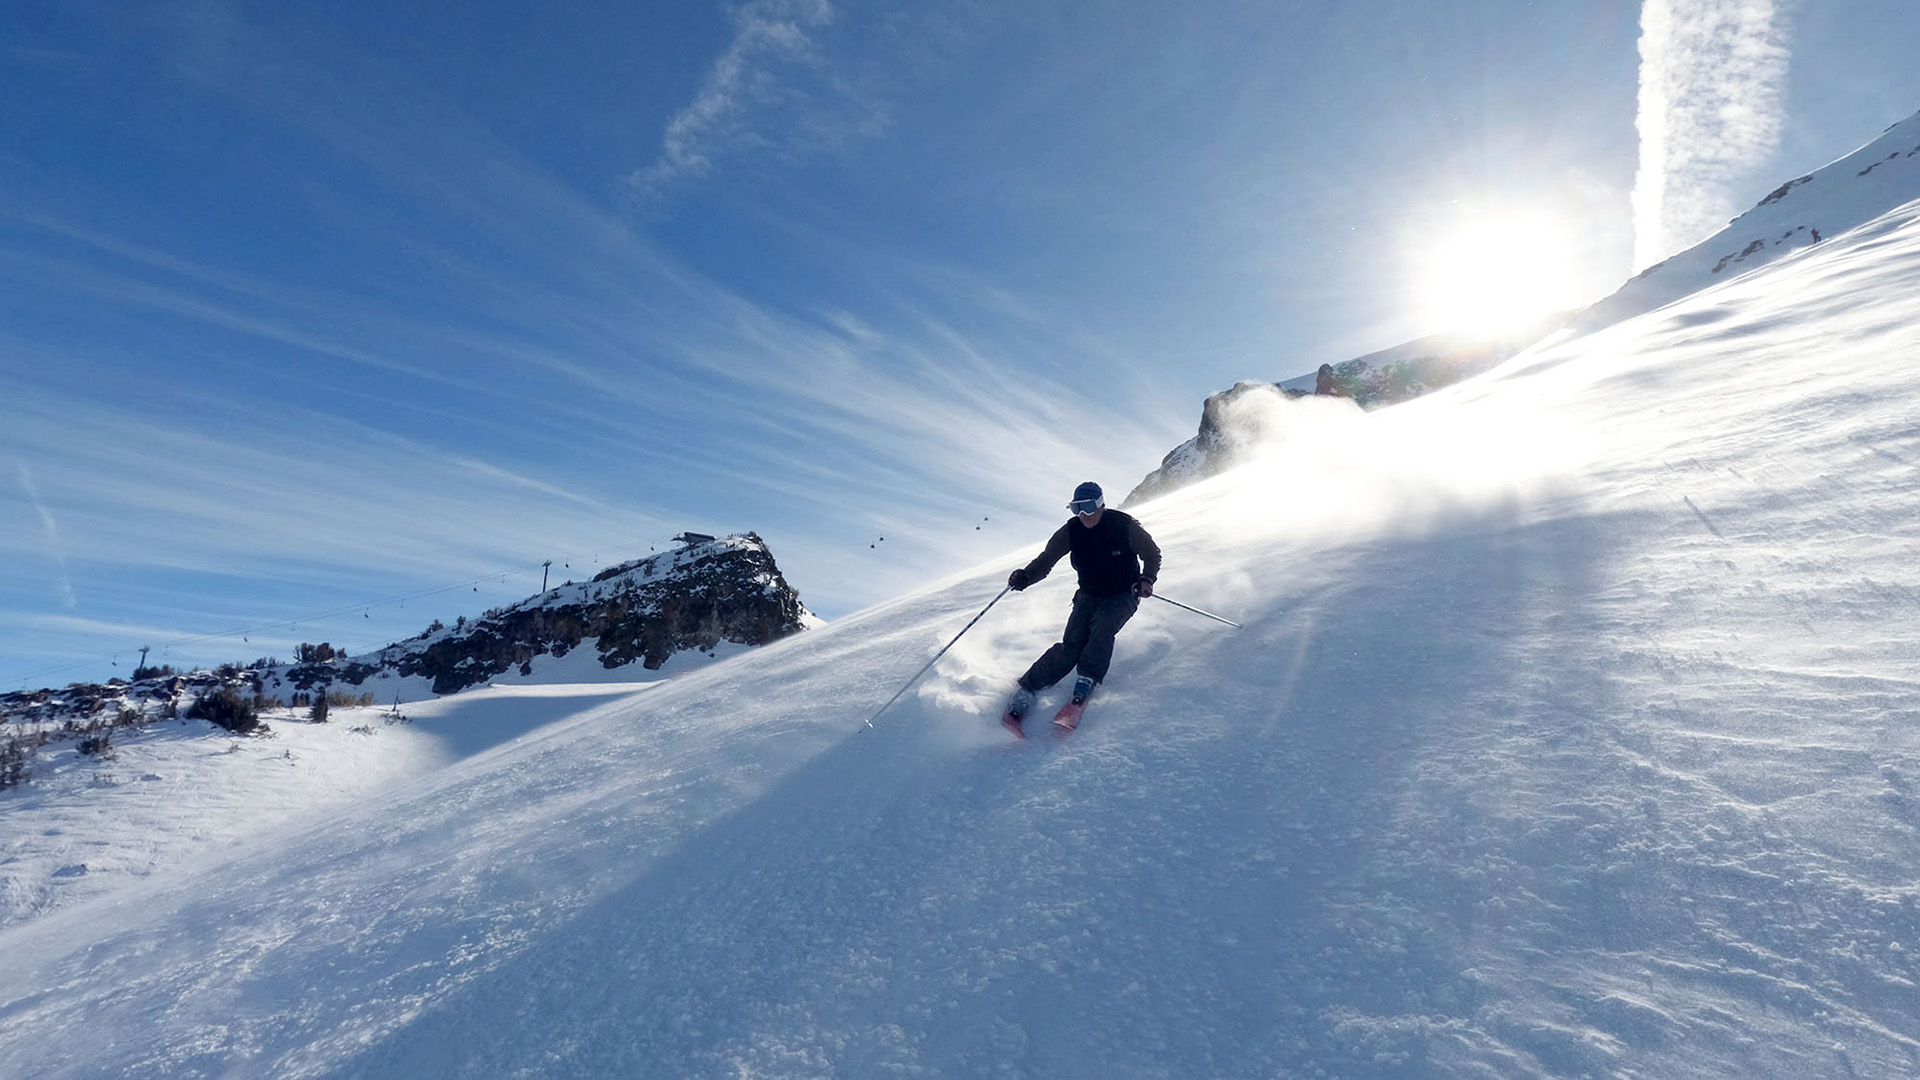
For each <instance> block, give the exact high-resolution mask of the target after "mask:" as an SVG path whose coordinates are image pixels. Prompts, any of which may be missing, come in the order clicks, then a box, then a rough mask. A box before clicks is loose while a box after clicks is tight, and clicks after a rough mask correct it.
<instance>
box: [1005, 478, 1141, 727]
mask: <svg viewBox="0 0 1920 1080" xmlns="http://www.w3.org/2000/svg"><path fill="white" fill-rule="evenodd" d="M1067 509H1069V510H1072V511H1073V518H1072V520H1070V521H1068V522H1067V523H1066V524H1065V525H1062V526H1060V528H1059V530H1058V531H1056V532H1055V533H1054V534H1053V536H1052V537H1051V538H1050V539H1048V540H1047V546H1046V549H1045V550H1043V551H1042V552H1040V556H1039V557H1038V558H1036V559H1034V560H1033V561H1032V562H1030V563H1028V564H1027V565H1025V566H1023V567H1021V568H1020V569H1018V570H1015V571H1014V572H1013V573H1012V574H1009V575H1008V576H1007V587H1008V588H1010V589H1013V590H1015V591H1016V592H1017V591H1019V590H1021V589H1025V588H1026V587H1027V586H1029V585H1032V584H1033V583H1034V582H1037V581H1039V580H1041V579H1042V578H1044V577H1046V576H1047V574H1048V572H1050V571H1051V570H1052V569H1053V567H1054V564H1055V563H1057V562H1059V561H1060V557H1061V556H1063V555H1071V556H1072V560H1071V561H1072V564H1073V568H1074V570H1075V571H1077V572H1078V573H1079V575H1080V588H1079V590H1078V591H1076V592H1075V593H1074V594H1073V612H1072V614H1070V615H1068V616H1067V628H1066V630H1065V632H1063V633H1062V634H1061V635H1060V640H1059V641H1057V642H1055V643H1054V645H1053V647H1052V648H1050V649H1048V650H1047V651H1046V652H1045V653H1043V654H1041V656H1040V659H1038V660H1035V661H1034V662H1033V666H1032V667H1030V668H1028V669H1027V673H1026V674H1025V675H1022V676H1020V681H1019V685H1018V687H1017V688H1016V689H1015V690H1014V692H1013V697H1012V698H1011V699H1010V700H1008V702H1007V711H1006V713H1005V715H1003V716H1002V717H1001V718H1000V722H1001V723H1002V724H1004V725H1006V727H1007V729H1008V730H1009V731H1012V732H1013V733H1014V734H1016V735H1018V734H1020V719H1021V717H1023V716H1025V715H1026V713H1027V710H1028V709H1031V708H1032V707H1033V699H1034V695H1035V694H1036V693H1038V692H1039V691H1041V690H1045V689H1046V688H1047V687H1049V686H1052V685H1053V684H1054V683H1057V682H1059V681H1060V680H1061V679H1062V678H1064V677H1065V676H1066V674H1067V672H1069V671H1072V670H1074V669H1076V668H1077V669H1079V672H1080V676H1079V678H1077V679H1075V680H1074V683H1073V699H1072V700H1071V701H1069V702H1068V703H1067V704H1066V705H1065V706H1064V707H1063V708H1062V709H1061V710H1060V714H1059V715H1057V716H1055V717H1054V718H1053V722H1054V723H1056V724H1058V725H1060V727H1061V729H1062V730H1063V731H1072V730H1073V729H1074V728H1075V727H1076V726H1077V725H1078V724H1079V723H1080V712H1081V710H1082V708H1084V707H1085V705H1086V703H1087V696H1088V695H1089V694H1091V693H1093V688H1094V686H1095V685H1096V684H1097V683H1099V682H1100V681H1101V680H1102V679H1104V678H1106V677H1107V665H1108V664H1110V663H1111V662H1112V661H1113V639H1114V636H1115V635H1116V634H1118V633H1119V632H1120V628H1121V627H1122V626H1125V625H1126V624H1127V620H1128V619H1131V618H1133V613H1134V612H1135V611H1138V610H1139V609H1140V600H1141V598H1142V597H1147V596H1152V595H1153V582H1154V580H1155V579H1156V578H1158V577H1159V576H1160V548H1159V546H1158V545H1157V544H1155V543H1154V542H1153V537H1151V536H1148V535H1147V530H1145V529H1143V528H1141V527H1140V523H1139V522H1138V521H1135V520H1134V519H1133V518H1132V517H1131V516H1130V515H1127V514H1123V513H1121V512H1120V511H1118V510H1109V509H1107V503H1106V499H1105V498H1104V497H1103V496H1102V495H1101V492H1100V485H1099V484H1096V483H1094V482H1092V481H1091V480H1089V481H1088V482H1086V483H1084V484H1081V485H1080V486H1079V487H1077V488H1075V489H1074V491H1073V501H1072V502H1070V503H1068V504H1067Z"/></svg>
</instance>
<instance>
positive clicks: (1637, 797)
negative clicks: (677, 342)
mask: <svg viewBox="0 0 1920 1080" xmlns="http://www.w3.org/2000/svg"><path fill="white" fill-rule="evenodd" d="M1916 297H1920V205H1911V206H1906V207H1903V208H1901V209H1900V210H1899V211H1898V212H1896V213H1893V214H1889V215H1887V216H1885V217H1883V218H1880V219H1878V220H1875V221H1873V222H1872V223H1870V224H1868V225H1867V226H1865V227H1863V228H1860V229H1856V230H1854V231H1852V232H1850V233H1848V234H1846V235H1844V236H1842V237H1838V238H1829V239H1828V240H1827V241H1826V242H1824V243H1822V244H1821V245H1820V246H1819V247H1818V248H1817V249H1816V250H1814V251H1811V252H1808V253H1806V254H1805V255H1804V256H1803V257H1800V258H1796V259H1792V260H1786V261H1783V262H1780V263H1779V264H1777V265H1775V266H1772V267H1769V268H1767V269H1765V270H1763V271H1761V272H1759V273H1755V274H1749V275H1746V276H1744V277H1741V278H1739V279H1737V280H1734V281H1732V282H1729V283H1727V284H1726V285H1724V286H1721V287H1719V288H1716V289H1713V290H1710V291H1707V292H1704V293H1701V294H1699V295H1697V296H1694V297H1692V298H1690V299H1688V300H1685V301H1683V302H1681V303H1680V304H1678V305H1676V306H1674V307H1672V308H1670V309H1668V310H1665V311H1662V312H1659V313H1657V314H1654V315H1651V316H1648V317H1645V318H1641V319H1636V320H1632V321H1629V322H1624V323H1621V324H1618V325H1616V326H1614V327H1611V328H1610V329H1607V330H1605V331H1602V332H1600V333H1596V334H1592V335H1589V336H1587V337H1584V338H1580V339H1576V340H1573V341H1569V342H1563V343H1560V344H1557V345H1553V346H1551V347H1547V348H1543V349H1539V350H1536V351H1534V352H1531V353H1529V354H1527V355H1525V356H1523V357H1521V358H1519V359H1517V360H1515V361H1513V362H1511V363H1509V364H1507V365H1505V366H1503V367H1501V368H1499V369H1497V370H1495V371H1494V372H1492V373H1490V374H1489V375H1487V376H1485V377H1482V378H1480V379H1477V380H1474V381H1471V382H1468V383H1464V384H1461V385H1459V386H1456V387H1453V388H1451V389H1448V390H1445V391H1441V392H1439V393H1436V394H1433V395H1429V396H1427V397H1424V398H1422V399H1420V400H1417V401H1414V402H1411V403H1409V404H1407V405H1405V406H1402V407H1399V408H1395V409H1392V410H1386V411H1383V412H1380V413H1375V414H1371V415H1369V416H1368V417H1366V422H1365V424H1364V425H1361V426H1360V427H1358V428H1356V429H1353V430H1350V431H1348V432H1347V433H1346V434H1345V435H1342V434H1341V433H1340V432H1339V431H1335V432H1333V433H1330V434H1329V435H1328V436H1327V437H1325V438H1320V439H1314V440H1302V441H1298V442H1294V443H1289V444H1287V446H1286V447H1285V449H1284V450H1283V451H1282V452H1279V453H1277V454H1275V455H1274V456H1272V457H1270V458H1267V459H1263V460H1260V461H1257V462H1254V463H1252V464H1250V465H1248V466H1247V467H1244V468H1241V469H1238V470H1235V471H1233V472H1230V473H1227V474H1223V475H1221V476H1218V477H1215V478H1213V479H1210V480H1207V481H1204V482H1202V483H1198V484H1195V485H1193V486H1191V487H1188V488H1186V489H1184V490H1182V491H1179V492H1176V493H1174V494H1172V495H1170V496H1168V497H1166V498H1164V499H1161V500H1159V501H1156V502H1154V503H1151V504H1148V505H1145V506H1143V507H1141V508H1140V510H1139V517H1140V518H1141V520H1142V521H1143V522H1144V523H1145V524H1146V525H1147V526H1148V527H1149V529H1151V530H1152V531H1153V532H1154V533H1155V535H1156V537H1157V538H1158V539H1159V540H1160V542H1161V545H1162V547H1163V548H1164V549H1165V551H1166V557H1167V561H1166V568H1165V571H1164V573H1163V575H1162V577H1161V581H1160V583H1161V586H1162V587H1163V588H1164V589H1165V590H1166V591H1167V593H1168V594H1169V595H1172V596H1174V597H1176V598H1178V599H1181V600H1185V601H1188V602H1191V603H1195V604H1198V605H1200V606H1203V607H1207V608H1210V609H1213V610H1218V611H1221V612H1222V613H1224V614H1228V615H1230V616H1232V617H1235V618H1237V619H1239V620H1240V621H1242V622H1244V623H1246V626H1247V628H1246V630H1245V631H1242V632H1237V633H1228V632H1222V631H1221V630H1220V629H1219V628H1217V626H1216V625H1215V624H1208V623H1203V622H1198V621H1196V620H1194V619H1193V617H1192V616H1189V615H1187V614H1185V613H1183V612H1180V611H1178V610H1176V609H1173V608H1172V607H1170V606H1168V605H1163V604H1152V603H1149V604H1148V605H1146V606H1145V607H1144V608H1143V610H1142V612H1141V614H1140V615H1139V616H1138V617H1137V619H1136V621H1135V622H1134V623H1133V624H1132V625H1130V626H1129V627H1128V629H1127V630H1126V632H1125V633H1124V634H1123V635H1122V636H1121V639H1120V648H1119V651H1118V654H1117V656H1116V660H1115V664H1114V674H1113V676H1112V678H1111V681H1110V683H1109V685H1108V686H1107V687H1105V688H1104V689H1103V691H1102V696H1101V697H1100V698H1099V699H1098V704H1097V708H1095V709H1094V710H1092V711H1091V712H1090V713H1089V716H1088V720H1087V722H1086V724H1084V725H1083V726H1082V728H1081V729H1080V731H1079V732H1078V733H1076V734H1075V735H1074V736H1073V737H1072V738H1071V739H1070V740H1067V741H1065V742H1055V741H1050V740H1039V739H1036V740H1029V741H1027V742H1025V743H1020V744H1012V743H1010V742H1008V741H1007V740H1006V739H1005V737H1004V735H1003V733H1001V732H1000V730H999V728H998V727H997V725H996V724H995V723H994V722H993V716H994V712H995V710H997V708H998V705H999V702H1000V700H1001V697H1002V695H1003V694H1004V693H1005V691H1006V690H1007V687H1008V683H1009V681H1010V679H1011V677H1012V676H1013V675H1014V674H1015V673H1017V672H1018V671H1019V670H1020V668H1021V667H1022V666H1024V664H1025V663H1026V662H1027V661H1028V660H1030V659H1031V657H1032V655H1033V654H1034V653H1036V652H1037V651H1038V650H1039V649H1040V648H1041V647H1042V646H1044V645H1045V644H1046V643H1047V642H1048V641H1049V640H1051V638H1052V636H1053V635H1054V634H1055V633H1056V632H1057V630H1058V622H1059V620H1060V619H1061V618H1062V616H1063V614H1064V610H1065V605H1066V598H1067V594H1068V592H1069V591H1070V582H1065V581H1063V580H1061V579H1060V578H1059V576H1056V578H1055V579H1050V580H1049V581H1047V582H1045V583H1043V584H1042V585H1040V586H1037V587H1036V588H1034V589H1031V590H1028V591H1027V592H1025V593H1022V594H1018V595H1017V596H1015V597H1010V598H1009V600H1008V601H1006V602H1004V603H1002V604H1001V605H1000V606H999V607H997V608H996V609H995V610H994V612H993V613H992V615H991V616H990V617H989V618H988V619H987V620H984V621H982V623H981V624H980V625H979V627H977V628H976V630H975V632H974V633H972V634H969V635H968V636H967V637H966V638H964V639H962V641H961V643H960V645H959V646H957V647H956V648H955V649H954V650H953V652H952V653H950V654H949V655H948V656H947V657H946V658H945V659H943V660H942V661H941V663H940V664H939V665H938V666H937V667H936V668H935V670H934V672H933V673H932V674H931V675H929V676H928V679H927V681H926V682H925V683H924V684H923V685H922V686H920V687H919V688H918V689H917V690H916V691H915V692H914V693H911V694H909V695H907V697H906V698H905V699H903V700H902V701H901V703H900V704H898V705H896V706H895V707H894V709H893V710H891V711H889V712H888V713H887V714H886V715H885V716H884V717H883V718H882V719H881V721H880V723H879V730H877V731H874V732H865V733H857V732H862V731H863V729H862V728H861V725H860V721H861V719H862V717H863V716H864V715H865V714H866V712H867V710H868V709H869V708H870V707H872V706H874V705H876V704H877V703H878V702H880V701H883V700H885V699H886V697H887V696H888V695H889V694H891V693H892V691H893V690H894V689H895V688H896V687H897V686H898V685H899V683H900V682H901V681H902V680H904V679H905V678H906V676H907V675H909V674H911V673H912V672H913V671H914V670H915V669H917V668H918V667H919V666H920V665H921V664H922V663H923V662H924V658H925V657H926V656H927V655H929V653H930V652H931V650H932V649H934V648H937V647H938V646H939V645H940V644H941V643H942V642H944V641H945V640H946V639H947V638H948V637H950V636H951V635H952V633H953V632H954V631H955V630H956V629H957V628H958V627H959V626H960V625H962V624H964V622H965V621H966V620H967V619H968V618H969V617H971V615H972V614H973V613H974V612H976V611H978V610H979V609H980V607H981V606H982V605H984V604H985V603H986V601H987V600H988V599H989V598H991V597H992V596H994V595H995V593H997V592H998V591H999V589H1000V587H1001V582H1002V581H1003V580H1004V576H1005V573H1006V570H1007V568H1008V567H1009V566H1012V565H1016V564H1017V561H1018V560H1019V559H1021V558H1023V557H1024V556H1025V555H1027V554H1029V552H1018V553H1009V556H1008V557H1007V558H1006V559H1004V560H1000V561H998V562H997V563H996V564H995V565H992V566H986V567H982V568H980V569H979V570H977V571H976V572H973V573H971V574H969V575H966V576H965V577H963V578H962V579H961V580H959V581H957V582H954V583H947V584H943V585H942V586H940V587H938V588H935V589H932V590H929V591H926V592H923V593H920V594H918V595H914V596H910V597H906V598H903V599H901V600H899V601H896V602H894V603H891V604H888V605H884V606H882V607H880V608H876V609H873V610H870V611H868V612H865V613H862V614H860V615H856V616H853V617H851V618H848V619H844V620H840V621H838V622H836V623H834V624H832V625H830V626H828V627H825V628H823V629H821V630H819V631H818V632H812V633H807V634H801V635H796V636H793V637H789V638H787V639H785V640H782V641H780V642H777V643H775V644H773V645H770V646H767V647H765V648H762V649H757V650H754V651H752V652H750V653H746V654H744V655H741V656H738V657H735V658H733V659H731V660H728V661H725V662H723V663H719V664H715V665H712V666H709V667H706V668H704V669H702V670H699V671H696V672H691V673H689V674H687V675H685V676H683V677H682V678H680V679H678V680H675V681H673V682H671V683H667V684H664V685H661V686H659V687H657V688H655V689H653V690H649V691H647V692H646V693H644V694H640V695H635V696H633V697H630V698H625V699H622V700H619V701H615V702H611V703H609V704H606V705H604V706H603V707H601V708H599V709H598V710H595V711H588V712H584V713H582V714H580V715H578V716H576V717H574V718H571V719H567V720H562V721H559V722H557V723H555V724H552V725H549V726H548V727H545V728H543V729H541V730H540V731H538V732H536V733H533V734H531V735H529V736H527V737H525V738H523V739H521V740H520V741H519V742H517V743H514V744H511V745H507V746H503V747H500V748H499V749H496V750H494V751H491V752H489V753H487V754H482V755H480V756H477V757H474V758H471V759H469V760H468V761H466V762H464V763H462V764H460V765H457V766H455V767H453V768H451V769H448V770H445V771H443V772H441V773H438V774H436V775H435V776H434V777H433V778H432V779H431V780H430V781H428V782H427V783H426V784H425V785H423V786H421V787H417V788H415V789H412V790H408V791H404V792H400V791H393V792H389V793H387V794H384V795H382V796H380V797H378V798H376V799H374V800H372V801H369V802H367V803H364V804H362V805H360V806H357V807H356V808H355V809H354V810H353V812H352V813H350V814H342V815H339V816H336V817H332V818H328V819H326V820H324V821H319V822H314V823H312V824H310V825H308V826H306V827H305V828H304V829H302V830H301V831H298V832H292V833H284V834H280V835H278V836H275V837H273V838H272V841H271V842H270V843H258V844H254V845H251V846H250V847H248V848H246V849H245V850H244V851H242V852H240V853H238V854H236V856H235V857H234V858H232V859H231V860H230V861H227V862H225V863H224V864H221V865H213V866H207V867H205V868H204V869H202V870H200V871H198V872H196V873H194V874H192V875H189V876H180V877H177V878H173V879H170V880H167V881H157V882H155V883H153V884H152V885H150V886H146V887H142V888H141V889H140V890H139V891H137V892H122V893H119V894H115V895H114V896H110V897H107V898H105V899H104V900H101V901H98V902H96V903H94V904H91V905H85V906H80V907H75V908H72V909H69V910H68V911H65V912H61V913H56V914H54V915H53V916H50V917H48V918H45V919H42V920H39V921H37V922H35V923H32V924H29V925H27V926H24V927H20V928H17V929H15V930H11V931H6V932H4V933H0V951H3V952H4V954H5V955H6V956H7V957H8V963H7V964H6V965H5V966H4V967H0V1017H4V1018H5V1019H4V1026H0V1074H5V1075H9V1076H14V1075H18V1076H29V1075H74V1076H107V1075H167V1076H182V1077H185V1076H213V1075H219V1076H274V1077H301V1076H336V1075H337V1076H347V1075H379V1076H411V1075H432V1076H447V1077H457V1076H489V1077H490V1076H503V1075H554V1076H617V1075H631V1076H641V1075H646V1076H719V1075H727V1076H732V1075H754V1076H808V1077H815V1076H847V1077H864V1076H874V1075H928V1076H950V1075H1003V1076H1033V1077H1043V1076H1101V1077H1108V1076H1165V1075H1181V1076H1187V1075H1206V1076H1293V1075H1327V1076H1340V1077H1363V1078H1364V1077H1404V1076H1442V1077H1484V1076H1541V1077H1545V1076H1580V1075H1617V1076H1648V1077H1666V1076H1689V1077H1694V1076H1708V1077H1716V1076H1724V1077H1742V1078H1746V1077H1759V1076H1766V1077H1807V1076H1853V1075H1858V1076H1896V1075H1912V1074H1914V1073H1915V1072H1916V1071H1920V989H1916V988H1917V987H1920V958H1916V955H1915V951H1914V946H1913V942H1915V941H1916V940H1920V839H1917V834H1916V829H1917V827H1920V726H1916V724H1915V723H1914V720H1916V719H1920V690H1917V689H1916V683H1915V680H1914V678H1913V667H1914V662H1915V660H1916V658H1920V564H1917V563H1916V560H1914V558H1913V557H1912V555H1913V551H1914V550H1915V541H1916V539H1920V536H1917V535H1916V534H1917V533H1920V525H1917V524H1916V518H1915V515H1914V514H1913V512H1912V507H1913V505H1914V503H1915V500H1916V496H1920V434H1916V431H1915V428H1914V425H1913V419H1912V418H1913V417H1914V416H1916V415H1920V372H1917V371H1916V370H1915V368H1914V366H1913V364H1912V363H1911V356H1912V355H1913V352H1914V349H1915V347H1916V346H1920V332H1916V330H1915V327H1916V324H1920V300H1916V299H1915V298H1916ZM1283 494H1284V496H1285V497H1284V498H1282V495H1283ZM1041 539H1042V538H1040V537H1035V538H1034V543H1035V545H1036V546H1037V544H1038V543H1039V542H1040V540H1041ZM1058 694H1059V691H1058V690H1057V689H1056V691H1055V692H1054V694H1053V696H1052V699H1050V700H1057V698H1058ZM1045 707H1047V705H1046V703H1044V702H1043V705H1042V708H1045Z"/></svg>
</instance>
